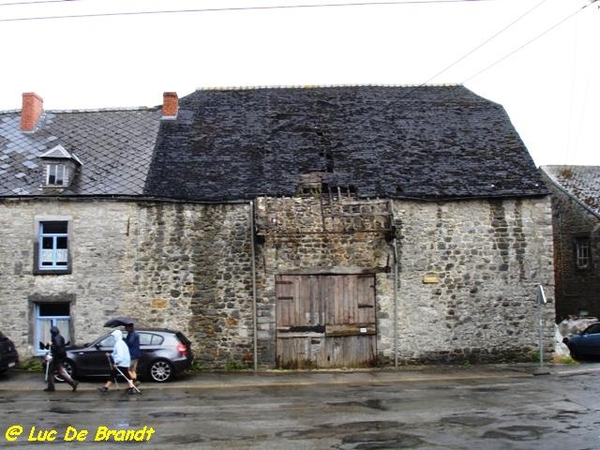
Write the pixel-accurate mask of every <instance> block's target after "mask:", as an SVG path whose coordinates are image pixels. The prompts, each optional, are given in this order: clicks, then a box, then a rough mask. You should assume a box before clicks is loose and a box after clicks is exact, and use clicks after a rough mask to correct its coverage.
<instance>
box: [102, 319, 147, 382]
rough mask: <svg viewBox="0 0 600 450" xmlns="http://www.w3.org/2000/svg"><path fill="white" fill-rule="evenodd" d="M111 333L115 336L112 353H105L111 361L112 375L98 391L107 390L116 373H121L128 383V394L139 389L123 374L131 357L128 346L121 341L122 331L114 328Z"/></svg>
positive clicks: (127, 369)
mask: <svg viewBox="0 0 600 450" xmlns="http://www.w3.org/2000/svg"><path fill="white" fill-rule="evenodd" d="M111 335H112V336H113V337H114V338H115V346H114V347H113V351H112V353H107V354H106V355H107V356H109V359H110V358H112V361H111V369H112V375H111V377H109V378H108V380H106V383H104V386H103V387H99V388H98V390H99V391H100V392H108V390H109V389H110V386H111V385H112V380H116V379H117V376H118V375H121V376H122V377H123V378H124V379H125V380H126V381H127V383H128V384H129V389H127V393H128V394H135V393H136V392H139V390H138V389H137V388H136V387H135V385H134V384H133V381H131V380H130V379H129V378H127V377H126V376H125V372H127V371H129V365H130V364H131V357H130V356H129V348H128V347H127V344H125V342H124V341H123V333H122V332H121V330H114V331H113V332H112V333H111Z"/></svg>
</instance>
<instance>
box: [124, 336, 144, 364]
mask: <svg viewBox="0 0 600 450" xmlns="http://www.w3.org/2000/svg"><path fill="white" fill-rule="evenodd" d="M125 343H126V344H127V347H129V355H130V356H131V359H139V357H140V356H142V351H141V350H140V335H139V334H137V332H136V331H135V330H132V331H131V333H128V334H127V337H126V338H125Z"/></svg>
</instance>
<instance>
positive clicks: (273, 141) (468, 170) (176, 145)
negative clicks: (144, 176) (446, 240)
mask: <svg viewBox="0 0 600 450" xmlns="http://www.w3.org/2000/svg"><path fill="white" fill-rule="evenodd" d="M303 177H304V178H306V177H312V178H313V179H314V177H317V178H319V179H320V180H321V181H322V182H323V183H324V184H325V185H327V186H329V187H333V188H334V189H336V188H337V187H340V188H342V189H344V190H345V189H351V190H352V192H356V194H357V195H358V196H359V197H384V198H419V199H432V200H433V199H442V198H493V197H509V196H538V195H547V194H548V191H547V189H546V187H545V185H544V184H543V182H542V180H541V177H540V174H539V171H538V170H537V168H536V166H535V164H534V162H533V160H532V158H531V156H530V155H529V153H528V151H527V149H526V148H525V145H524V144H523V142H522V140H521V139H520V137H519V135H518V134H517V132H516V130H515V128H514V127H513V125H512V124H511V122H510V119H509V117H508V115H507V114H506V112H505V110H504V109H503V108H502V107H501V106H500V105H498V104H496V103H494V102H491V101H489V100H486V99H484V98H482V97H480V96H478V95H476V94H474V93H473V92H471V91H470V90H468V89H466V88H465V87H463V86H418V87H385V86H340V87H314V88H302V87H298V88H296V87H286V88H255V89H219V90H198V91H196V92H193V93H192V94H190V95H188V96H186V97H183V98H181V99H180V103H179V113H178V115H177V118H176V119H175V120H164V121H162V122H161V129H160V137H159V140H158V143H157V147H156V151H155V154H154V157H153V160H152V163H151V166H150V173H149V177H148V182H147V184H146V189H145V193H146V194H147V195H150V196H158V197H172V198H182V199H190V200H201V201H224V200H239V199H251V198H254V197H256V196H257V195H270V196H290V195H294V194H295V193H296V192H297V189H298V186H299V183H300V180H301V179H303Z"/></svg>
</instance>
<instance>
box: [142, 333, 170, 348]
mask: <svg viewBox="0 0 600 450" xmlns="http://www.w3.org/2000/svg"><path fill="white" fill-rule="evenodd" d="M138 334H139V335H140V345H161V344H162V343H163V341H164V338H163V337H162V336H160V335H158V334H154V333H144V332H138Z"/></svg>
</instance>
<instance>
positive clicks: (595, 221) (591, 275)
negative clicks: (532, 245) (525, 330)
mask: <svg viewBox="0 0 600 450" xmlns="http://www.w3.org/2000/svg"><path fill="white" fill-rule="evenodd" d="M541 171H542V175H543V178H544V180H545V181H546V184H547V186H548V188H549V189H550V190H551V191H552V210H553V215H552V222H553V228H554V271H555V275H554V276H555V280H556V287H555V291H556V293H555V296H556V299H555V301H556V319H557V322H560V321H562V320H564V319H568V318H570V317H580V316H595V317H600V294H599V293H600V167H599V166H543V167H541Z"/></svg>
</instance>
